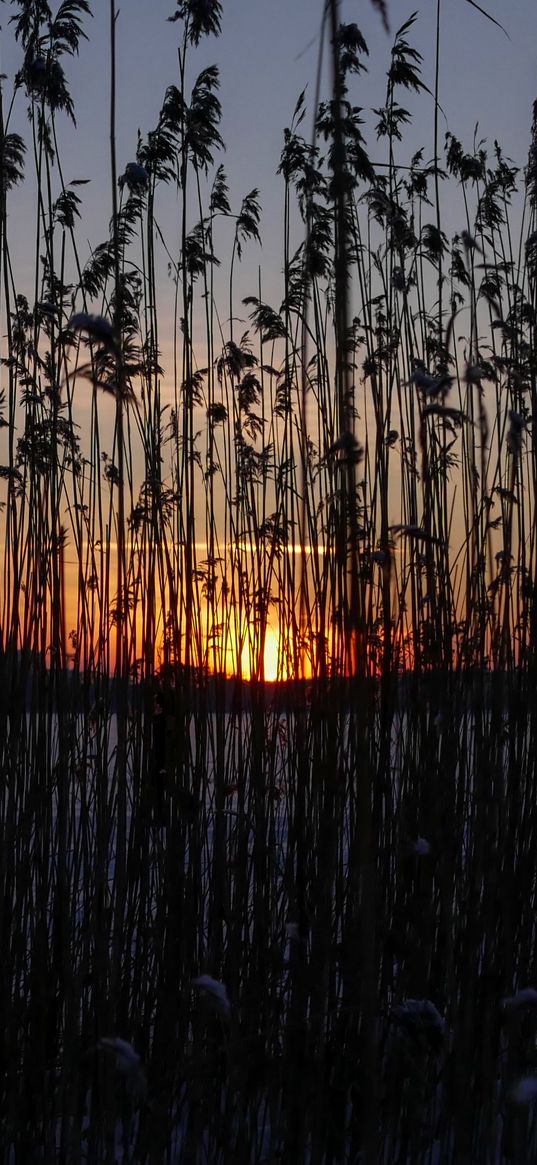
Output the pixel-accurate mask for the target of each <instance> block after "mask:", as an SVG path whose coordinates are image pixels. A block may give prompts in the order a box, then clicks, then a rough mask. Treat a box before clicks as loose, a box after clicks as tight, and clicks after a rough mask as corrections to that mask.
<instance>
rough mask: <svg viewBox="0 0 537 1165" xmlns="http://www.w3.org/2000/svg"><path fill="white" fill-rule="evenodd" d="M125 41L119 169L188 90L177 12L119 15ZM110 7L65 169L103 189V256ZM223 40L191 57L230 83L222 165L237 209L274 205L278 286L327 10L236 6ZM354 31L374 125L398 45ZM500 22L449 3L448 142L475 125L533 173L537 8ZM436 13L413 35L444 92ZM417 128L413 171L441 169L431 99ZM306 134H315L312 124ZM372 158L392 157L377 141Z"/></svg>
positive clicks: (411, 137)
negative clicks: (360, 43)
mask: <svg viewBox="0 0 537 1165" xmlns="http://www.w3.org/2000/svg"><path fill="white" fill-rule="evenodd" d="M118 7H119V15H118V23H117V31H118V165H119V167H120V169H121V168H123V167H124V165H125V164H126V163H127V162H128V161H129V160H131V159H132V158H133V157H134V154H135V149H136V138H137V133H138V130H140V131H141V132H142V134H145V133H146V132H147V130H149V129H151V128H152V127H153V126H154V125H155V124H156V121H157V117H158V111H159V108H160V105H161V102H162V98H163V95H164V91H165V88H166V86H167V85H168V84H170V83H173V82H174V81H175V80H176V79H177V42H178V39H179V35H180V24H170V23H168V22H167V17H168V15H170V13H172V12H173V10H174V7H173V3H172V0H152V2H151V3H147V0H125V2H124V3H123V4H121V3H119V5H118ZM388 7H389V12H390V20H391V29H392V33H393V32H395V30H396V29H397V28H398V27H399V25H400V24H401V23H402V22H403V21H404V20H406V19H407V18H408V17H409V15H410V14H411V13H412V11H413V7H412V3H407V0H389V3H388ZM108 8H109V6H108V3H107V0H94V3H93V11H94V17H93V19H92V20H91V21H89V22H88V23H87V32H88V36H89V40H88V41H87V42H84V43H83V44H82V48H81V53H80V58H79V59H78V60H77V59H75V60H73V61H71V62H69V64H68V75H69V82H70V86H71V91H72V94H73V97H74V101H75V109H76V114H77V129H76V130H75V129H74V127H72V126H71V125H70V124H69V123H68V122H67V121H66V119H65V118H61V120H60V129H61V134H60V136H61V141H62V147H61V148H62V157H63V165H64V171H65V177H66V179H67V180H70V179H72V178H91V185H90V186H88V187H85V188H83V193H84V223H83V229H82V230H81V232H80V235H81V238H82V237H84V236H85V238H86V239H87V240H88V242H91V244H92V245H95V244H96V243H97V242H99V241H100V239H101V237H103V235H104V233H105V231H106V223H107V221H108V218H109V214H110V205H111V200H110V179H109V169H108V164H109V163H108V159H109V153H108V84H109V82H108V75H109V69H108V64H109V47H108ZM223 9H224V16H223V30H222V36H221V37H220V38H219V39H218V40H216V39H214V38H209V39H206V40H205V41H204V42H202V44H201V45H200V48H199V49H198V50H197V52H196V53H195V54H193V56H192V61H191V68H192V79H193V78H194V76H195V74H196V73H197V72H198V71H200V70H201V68H202V67H204V66H205V65H206V64H209V63H217V64H218V66H219V68H220V72H221V99H222V106H223V124H222V134H223V138H224V141H225V142H226V146H227V150H226V153H225V155H224V156H223V158H222V160H223V162H224V165H225V167H226V170H227V173H228V176H229V179H230V186H231V192H232V196H233V199H234V201H235V202H236V203H237V202H239V201H240V199H241V198H242V195H243V194H244V193H245V192H246V191H247V190H249V189H251V187H252V186H257V187H259V189H260V191H261V202H262V205H263V211H264V214H263V224H264V225H263V237H264V248H263V252H262V254H257V255H255V264H256V266H257V264H258V263H259V262H260V261H261V262H262V265H263V268H264V271H265V276H264V277H265V278H266V279H268V280H269V281H270V282H272V278H271V275H272V272H271V267H272V265H273V264H274V263H276V262H277V258H276V257H277V254H278V246H277V245H276V239H277V237H278V235H279V232H280V230H281V227H280V223H281V194H282V184H281V179H279V178H278V177H277V175H276V170H277V167H278V161H279V155H280V149H281V144H282V133H283V128H284V126H285V125H287V124H288V123H289V121H290V118H291V115H292V111H293V108H294V105H295V101H296V98H297V96H298V94H299V92H300V91H301V90H302V89H303V88H304V86H306V85H307V86H308V95H309V97H310V112H311V104H312V102H313V92H314V87H315V75H316V68H317V55H318V39H319V28H320V23H321V13H322V3H321V0H292V3H290V2H289V0H224V4H223ZM341 10H342V17H343V18H344V19H345V20H347V21H352V20H354V21H356V22H357V23H358V24H359V26H360V28H361V29H362V31H363V33H364V36H365V38H366V41H367V42H368V44H369V48H370V57H369V62H368V72H367V74H364V75H362V76H361V77H359V78H357V79H356V81H355V84H354V89H353V92H352V98H353V101H355V102H356V104H359V105H361V106H363V108H364V115H365V114H366V112H367V110H369V109H370V108H371V107H375V106H378V105H379V104H381V103H382V101H383V94H384V89H385V74H386V68H387V65H388V58H389V50H390V44H391V37H388V36H387V35H386V33H385V31H384V29H383V27H382V23H381V21H380V18H379V15H378V13H377V11H376V10H375V9H374V8H373V6H372V4H371V3H370V0H344V2H343V3H342V6H341ZM488 10H489V11H490V13H491V14H492V15H494V16H495V17H496V18H497V19H498V20H501V21H502V23H503V24H504V25H505V27H506V29H507V31H508V33H509V39H508V38H507V37H506V36H504V35H503V34H502V33H501V32H500V30H499V29H498V28H496V27H495V26H494V25H493V24H492V23H490V22H489V21H487V20H486V19H484V17H482V16H481V15H480V14H479V13H478V12H476V11H475V10H474V9H473V8H471V7H470V6H469V4H468V3H466V0H443V12H442V47H441V77H440V100H441V105H442V109H443V111H444V113H445V115H446V119H447V120H445V119H444V117H441V132H442V133H443V132H445V130H446V128H448V127H449V129H450V130H451V131H452V132H454V133H455V134H456V135H457V136H459V137H461V138H462V139H463V140H464V143H465V145H466V147H467V148H470V147H471V142H472V139H473V135H474V128H475V125H476V123H479V136H480V137H486V138H488V139H489V140H490V141H491V142H492V140H493V139H494V138H498V139H499V141H500V142H501V144H502V145H503V147H504V149H505V152H506V153H507V154H508V155H509V156H510V157H512V158H513V159H514V160H515V161H516V162H517V163H519V164H520V165H524V163H525V160H526V156H527V148H528V135H529V126H530V123H531V108H532V103H533V100H534V99H535V97H536V96H537V35H536V32H537V27H536V26H537V12H536V10H535V0H517V3H516V4H506V3H505V2H503V0H502V2H500V0H488ZM9 11H10V9H9V7H8V5H7V4H6V5H5V7H4V9H3V10H2V11H1V13H0V15H1V16H2V18H3V20H2V23H3V28H2V72H3V73H5V74H7V78H8V79H7V81H6V82H5V98H4V100H5V104H7V103H8V102H9V99H10V95H11V82H12V78H13V76H14V73H15V71H16V69H17V67H18V66H19V63H20V50H19V48H18V46H16V45H15V43H14V38H13V31H12V28H10V26H9V23H8V16H9ZM435 14H436V0H425V3H422V5H421V8H420V9H419V10H418V18H417V21H416V23H415V25H414V28H413V30H412V32H411V34H410V35H411V40H412V43H413V44H414V45H415V46H416V47H417V48H418V49H419V50H420V52H421V53H422V55H423V58H424V60H423V79H424V81H425V83H426V84H427V85H428V86H429V87H430V88H433V85H434V35H435ZM409 108H411V109H412V110H413V111H414V112H415V122H414V125H413V126H412V128H411V129H409V131H408V135H407V137H406V140H405V143H404V145H403V147H402V153H401V159H400V160H401V161H405V160H407V157H408V155H410V154H411V153H412V152H413V150H414V149H416V148H418V147H419V146H424V149H425V157H426V158H427V157H430V156H432V152H433V149H432V127H433V102H432V98H431V97H429V96H428V95H427V94H423V95H420V97H419V98H418V99H416V100H413V99H412V98H411V97H410V98H409ZM26 126H27V123H26V116H25V98H24V95H23V94H22V93H20V94H19V96H18V98H17V101H16V104H15V109H14V113H13V120H12V128H17V129H19V130H20V131H21V132H22V133H25V132H26ZM306 132H308V133H309V128H308V122H306ZM369 142H370V154H371V156H372V157H373V158H374V157H375V155H377V156H380V152H379V150H378V147H376V143H375V142H374V135H373V133H371V134H370V135H369ZM30 201H31V184H28V189H27V191H26V192H25V191H24V190H21V191H20V194H19V196H18V198H17V207H16V210H17V213H16V214H15V213H14V212H13V210H12V214H11V224H10V230H11V243H12V247H13V248H14V252H15V255H16V256H18V257H19V261H20V262H21V263H23V260H24V252H25V246H26V240H27V238H28V229H27V228H28V224H27V221H25V219H26V213H29V210H28V207H29V203H30Z"/></svg>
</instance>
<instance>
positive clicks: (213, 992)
mask: <svg viewBox="0 0 537 1165" xmlns="http://www.w3.org/2000/svg"><path fill="white" fill-rule="evenodd" d="M192 985H193V986H194V987H199V989H200V991H203V993H204V994H205V995H206V996H207V997H208V998H209V999H210V1000H211V1002H212V1003H213V1005H214V1007H215V1008H216V1010H217V1011H218V1013H219V1015H221V1016H222V1017H223V1018H225V1019H229V1017H230V1015H231V1004H230V1002H229V997H228V993H227V988H226V985H225V983H221V982H220V980H219V979H213V977H212V975H198V977H197V979H193V980H192Z"/></svg>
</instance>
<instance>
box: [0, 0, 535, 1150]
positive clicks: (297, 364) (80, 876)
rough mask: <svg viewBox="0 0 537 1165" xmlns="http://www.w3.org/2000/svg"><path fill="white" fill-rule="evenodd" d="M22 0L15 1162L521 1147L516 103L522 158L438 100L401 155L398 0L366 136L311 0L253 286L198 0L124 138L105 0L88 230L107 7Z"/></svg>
mask: <svg viewBox="0 0 537 1165" xmlns="http://www.w3.org/2000/svg"><path fill="white" fill-rule="evenodd" d="M470 2H471V0H470ZM375 6H376V8H377V9H378V10H379V15H380V17H382V18H383V19H384V21H385V22H386V23H387V19H388V16H389V6H387V5H385V4H383V3H381V2H377V3H376V5H375ZM13 7H14V22H13V32H14V35H15V37H16V39H17V42H18V45H19V48H20V60H21V65H20V71H19V73H18V75H17V77H16V78H15V79H9V78H7V79H6V80H5V81H2V86H3V89H2V94H3V96H2V103H1V105H0V153H1V157H2V172H1V173H2V180H1V183H0V197H1V206H0V210H1V213H0V263H1V286H2V333H3V335H4V336H5V341H4V347H3V355H2V369H1V372H2V383H1V396H0V413H1V426H2V430H3V432H2V434H1V448H2V461H3V464H2V465H1V466H0V478H1V479H2V488H3V492H4V497H3V499H2V500H3V512H2V530H3V558H2V595H1V642H0V675H1V687H0V718H1V732H0V752H1V759H0V764H1V770H0V771H1V773H2V777H3V789H4V791H3V795H2V797H1V798H0V816H1V824H2V833H3V838H4V845H3V847H2V853H1V856H0V868H1V878H2V896H1V898H0V930H1V934H0V943H1V949H2V962H1V969H0V980H1V982H0V1007H1V1013H0V1041H1V1046H2V1054H3V1061H4V1064H5V1065H6V1071H5V1072H4V1074H3V1075H2V1082H1V1085H0V1088H1V1092H2V1100H1V1105H0V1113H1V1116H0V1121H1V1125H0V1129H1V1133H0V1146H1V1151H2V1154H3V1157H2V1159H3V1160H5V1161H6V1162H10V1163H11V1162H14V1161H25V1162H26V1161H34V1160H35V1161H44V1160H47V1161H48V1160H50V1161H52V1160H58V1161H60V1160H61V1161H65V1162H69V1163H71V1162H73V1163H77V1162H79V1163H82V1162H95V1161H102V1162H105V1163H112V1162H115V1161H116V1160H122V1161H125V1162H126V1161H137V1162H138V1161H140V1162H148V1163H153V1162H154V1163H155V1165H156V1163H157V1162H159V1163H160V1162H161V1161H163V1160H168V1161H170V1162H175V1161H177V1162H179V1161H188V1162H191V1161H196V1162H197V1161H199V1162H202V1161H205V1160H207V1161H211V1162H226V1161H229V1160H232V1159H233V1160H240V1161H244V1162H260V1163H261V1162H262V1161H302V1160H303V1161H310V1162H312V1165H324V1163H326V1165H328V1163H329V1162H334V1163H335V1162H347V1161H348V1162H349V1163H350V1162H356V1161H358V1160H364V1161H367V1162H368V1163H371V1165H372V1163H373V1162H383V1163H386V1165H388V1163H391V1162H394V1161H398V1162H401V1163H408V1165H418V1163H420V1162H423V1163H424V1165H425V1162H427V1163H433V1162H442V1163H446V1165H448V1163H450V1162H461V1161H483V1162H495V1163H496V1162H498V1165H501V1163H503V1162H508V1161H509V1162H522V1161H527V1160H530V1159H532V1156H533V1155H534V1154H535V1152H536V1143H535V1142H536V1136H537V1132H536V1127H535V1120H534V1103H533V1102H534V1098H535V1095H536V1093H537V1084H536V1080H537V1063H536V1059H535V1023H536V1016H537V1010H536V1008H537V982H536V975H537V969H536V967H535V937H536V936H535V917H536V909H535V908H536V903H535V892H536V885H537V878H536V866H535V833H534V816H535V811H534V804H533V803H534V796H533V792H534V786H535V755H536V747H535V745H536V741H535V734H536V724H535V708H534V700H533V697H532V690H533V689H532V685H533V682H534V666H535V650H536V642H535V636H536V633H537V623H536V619H535V595H536V591H535V577H536V573H537V564H536V560H535V555H536V553H537V548H536V528H537V527H536V473H537V463H536V461H535V455H534V449H533V440H532V425H533V417H534V415H535V413H536V412H537V401H536V399H535V394H536V363H535V312H536V303H535V287H536V283H535V274H536V253H537V252H536V242H535V238H536V232H537V227H536V221H535V215H536V206H537V153H536V151H537V125H536V121H535V111H534V121H533V124H532V126H531V131H530V146H529V157H528V164H527V167H526V169H525V171H524V173H523V174H521V173H520V172H519V171H518V170H517V168H516V167H515V165H514V164H513V163H512V162H511V161H510V160H509V159H508V158H507V156H506V155H505V154H504V152H503V151H502V149H501V148H500V146H499V145H498V144H497V143H495V145H494V147H493V149H492V150H490V149H489V148H488V147H487V145H486V143H482V142H475V141H474V142H468V143H462V142H460V141H459V140H458V139H457V138H456V137H455V136H454V135H452V134H448V136H447V138H446V141H445V143H444V148H443V149H442V144H441V142H440V134H439V121H438V116H437V114H434V124H433V126H432V137H433V159H432V161H431V162H427V161H426V158H427V153H426V147H424V149H423V150H420V151H418V152H417V153H415V154H414V156H412V157H407V156H406V153H405V126H406V125H407V124H408V122H409V119H410V113H409V112H408V111H407V110H406V108H405V101H406V97H407V95H408V94H409V93H412V94H419V93H420V91H422V90H423V89H424V82H423V79H422V75H421V59H420V56H419V54H418V53H417V51H416V49H415V48H414V47H413V44H412V32H413V25H414V23H415V17H410V18H409V20H407V21H406V22H405V24H404V25H403V26H402V27H401V28H400V29H399V30H397V31H396V32H395V34H394V35H393V44H392V48H391V51H390V54H389V62H388V70H387V78H386V95H385V100H384V104H383V106H382V108H379V109H377V110H375V111H374V118H375V125H374V129H375V132H376V136H377V145H376V148H375V162H374V163H373V162H372V161H371V158H370V156H369V154H370V151H369V148H368V145H367V141H366V135H365V126H364V124H363V122H362V120H361V109H360V108H359V106H358V105H357V104H355V102H356V101H358V100H360V101H361V102H362V103H363V97H362V96H361V94H362V93H363V91H364V88H365V87H366V85H367V81H366V78H365V76H364V74H365V61H366V57H367V46H366V44H365V41H364V39H363V36H362V34H361V32H360V30H359V29H358V27H357V26H356V25H355V24H351V23H344V22H343V21H342V19H341V12H340V6H339V5H338V4H337V3H336V2H335V0H334V2H332V3H329V4H328V5H327V6H326V7H325V14H324V18H323V30H322V37H323V43H324V45H325V49H326V51H327V52H328V53H329V57H330V61H331V78H332V79H331V88H330V92H328V93H327V94H323V93H322V91H321V80H322V76H323V72H322V67H321V66H320V68H319V78H318V90H319V92H318V100H317V99H315V100H314V108H311V109H308V108H307V104H306V96H305V94H304V93H303V94H301V95H300V96H299V98H298V101H297V104H296V108H295V110H294V113H293V115H292V118H291V121H290V124H289V128H287V129H286V130H285V132H284V136H283V145H282V153H281V157H280V159H279V161H278V160H277V159H276V160H275V166H276V165H277V166H278V172H279V175H280V178H281V189H282V236H281V240H280V243H279V245H280V247H281V256H282V285H281V297H282V298H281V303H279V304H275V305H273V304H269V303H267V302H266V299H265V292H264V286H265V281H264V277H263V272H262V270H261V271H260V270H259V269H258V267H257V264H258V260H259V255H258V249H257V248H258V244H259V242H260V240H261V239H262V208H261V201H260V195H259V191H258V189H257V187H256V186H255V185H253V186H252V188H251V190H250V191H247V192H246V193H245V195H244V197H243V198H242V200H241V201H240V203H239V204H238V205H237V206H233V204H232V199H231V197H230V192H229V187H228V182H227V178H226V174H225V171H224V168H223V165H222V162H221V160H220V154H221V151H222V148H223V144H224V143H223V140H222V136H221V107H220V102H219V77H218V69H217V68H216V66H210V67H206V68H204V69H203V70H202V71H201V73H198V72H197V64H196V57H197V49H198V47H199V44H200V42H201V41H202V39H204V38H206V37H209V36H214V37H217V36H218V35H219V33H220V29H221V22H222V19H223V11H222V6H221V5H220V4H219V3H218V0H210V2H209V3H207V0H204V2H203V3H202V2H201V0H185V2H181V3H178V4H177V6H176V10H175V12H174V19H173V32H174V35H176V36H177V43H178V53H177V74H176V76H175V78H171V80H170V84H169V86H168V87H167V88H166V89H165V90H164V93H163V100H162V107H161V111H160V114H159V116H158V121H157V124H156V126H155V128H154V129H153V130H151V131H149V132H147V133H146V134H145V136H140V139H139V141H138V143H137V146H136V148H135V149H134V148H133V153H132V160H131V162H129V163H128V164H127V165H126V167H125V169H124V171H123V173H121V174H120V173H118V168H117V161H116V158H117V156H118V143H117V132H116V122H117V109H118V106H119V104H120V103H121V102H122V101H123V100H124V99H125V95H124V94H122V93H121V91H120V90H119V89H118V86H117V83H116V67H115V61H116V38H117V37H118V35H119V31H120V28H121V21H122V20H124V19H126V17H125V16H124V15H123V14H122V13H118V11H117V9H116V5H115V3H114V0H110V5H109V8H108V15H109V40H110V131H109V157H110V176H111V190H112V197H111V208H110V209H111V222H110V230H109V234H108V236H107V237H106V238H105V239H104V240H103V241H102V242H100V243H98V244H96V245H95V246H94V248H93V251H92V254H91V256H90V258H89V260H88V261H87V262H83V259H82V249H81V245H80V241H79V240H80V239H81V238H82V237H83V234H82V232H83V230H84V217H83V216H84V200H85V199H86V198H87V197H88V195H87V192H86V190H85V188H84V186H83V185H81V184H80V183H78V184H77V183H76V182H68V181H67V180H66V171H65V164H64V161H63V159H62V134H61V122H62V119H63V118H65V117H71V118H73V117H74V114H75V110H74V106H73V102H72V99H71V96H70V91H69V84H68V74H69V72H70V69H71V65H72V62H71V58H73V57H75V56H76V54H77V51H78V47H79V44H80V41H81V38H83V37H85V36H86V35H89V33H90V26H89V17H90V15H91V12H90V6H89V4H88V3H87V2H86V0H63V2H62V3H60V4H59V5H56V6H55V7H54V10H52V8H51V7H49V5H48V4H47V3H45V2H44V0H17V3H16V4H14V6H13ZM474 7H476V6H475V5H474ZM437 12H438V17H439V20H438V29H439V30H440V26H441V25H440V15H441V5H440V3H439V4H438V6H437ZM486 15H487V14H486V13H485V16H486ZM441 51H442V43H441V37H440V35H439V36H438V38H437V45H436V53H437V64H438V60H439V57H440V54H441ZM436 76H437V89H436V95H435V97H436V101H435V109H436V110H438V102H439V100H441V95H440V94H439V91H438V77H439V70H438V67H437V70H436ZM13 80H14V84H13V92H12V93H10V95H9V98H7V97H6V93H7V90H8V86H9V85H10V84H11V83H12V82H13ZM23 102H26V106H27V109H28V117H29V120H28V131H27V140H26V141H25V140H23V138H22V136H20V135H19V134H18V133H17V132H15V131H14V130H13V129H12V128H11V127H12V124H14V122H13V119H14V118H15V117H16V115H17V109H18V106H19V105H20V104H21V103H23ZM306 118H309V119H310V121H311V123H312V125H313V131H312V133H311V134H309V133H307V132H306V129H305V126H306V124H307V122H306ZM122 148H123V146H122ZM25 173H26V178H27V180H28V181H29V182H30V181H31V182H32V183H33V186H34V188H35V215H34V220H33V225H32V230H33V232H34V235H35V253H34V263H33V267H32V272H31V278H29V279H27V280H26V282H25V283H23V282H21V276H20V274H19V273H18V272H17V271H16V270H15V269H14V267H13V262H12V254H11V250H10V239H9V229H8V227H9V216H10V214H15V213H16V197H17V187H18V185H19V183H20V182H21V181H22V180H23V176H24V174H25ZM448 189H449V193H450V198H454V197H455V195H456V194H457V195H458V197H459V208H460V211H459V222H460V226H459V229H458V231H457V233H456V234H455V236H454V237H453V238H448V237H447V235H446V233H445V231H444V226H443V224H444V212H443V206H444V203H445V199H446V197H447V193H446V192H447V190H448ZM171 192H172V193H173V196H174V199H175V203H174V205H175V206H176V220H175V222H174V223H173V224H172V225H171V226H170V227H169V229H168V227H167V226H166V222H167V220H166V216H165V214H164V208H165V207H166V206H169V202H170V193H171ZM161 209H162V211H163V213H162V215H161ZM174 239H175V240H179V243H178V246H177V247H176V245H175V243H174V242H173V241H172V240H174ZM249 263H251V265H252V270H254V268H255V269H256V274H253V275H250V274H249V271H250V268H249V266H248V264H249ZM166 266H168V269H169V275H170V279H171V286H172V289H173V298H174V311H173V316H172V333H171V334H170V335H163V324H162V321H163V320H165V319H168V318H169V312H168V313H167V314H166V312H165V311H164V306H163V304H164V297H165V296H167V297H168V298H169V285H168V287H167V288H165V287H164V284H163V278H162V275H163V268H164V267H166ZM249 280H250V281H251V287H250V290H249V294H248V295H246V296H245V295H243V294H242V290H243V288H244V285H245V284H246V283H247V282H248V281H249ZM241 315H246V316H247V318H248V325H247V326H246V327H245V330H244V332H243V333H242V334H241V333H240V328H239V327H238V317H239V316H241ZM164 352H166V354H168V353H171V365H170V366H168V365H167V364H166V366H165V360H164V357H163V353H164ZM88 418H89V420H88ZM270 681H273V682H270Z"/></svg>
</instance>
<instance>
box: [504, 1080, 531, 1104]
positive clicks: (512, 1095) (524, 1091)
mask: <svg viewBox="0 0 537 1165" xmlns="http://www.w3.org/2000/svg"><path fill="white" fill-rule="evenodd" d="M508 1095H509V1100H510V1101H512V1103H513V1104H519V1105H521V1106H524V1107H525V1106H527V1105H529V1104H533V1102H534V1100H536V1099H537V1076H521V1077H520V1080H517V1081H516V1082H515V1084H513V1087H512V1088H511V1089H510V1091H509V1094H508Z"/></svg>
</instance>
